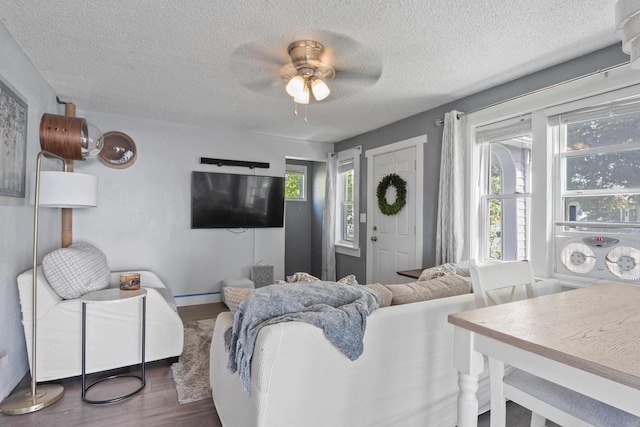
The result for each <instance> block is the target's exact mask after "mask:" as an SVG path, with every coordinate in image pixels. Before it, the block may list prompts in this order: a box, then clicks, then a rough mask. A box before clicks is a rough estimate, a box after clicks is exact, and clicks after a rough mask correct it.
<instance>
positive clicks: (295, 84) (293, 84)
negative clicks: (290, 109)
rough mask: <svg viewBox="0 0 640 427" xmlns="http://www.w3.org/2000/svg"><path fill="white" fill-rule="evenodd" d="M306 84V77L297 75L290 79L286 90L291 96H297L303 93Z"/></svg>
mask: <svg viewBox="0 0 640 427" xmlns="http://www.w3.org/2000/svg"><path fill="white" fill-rule="evenodd" d="M304 86H305V84H304V78H303V77H302V76H295V77H293V78H292V79H291V80H289V83H287V86H286V87H285V90H286V91H287V93H288V94H289V95H290V96H292V97H294V98H295V97H297V96H299V95H300V94H301V93H302V91H303V90H304Z"/></svg>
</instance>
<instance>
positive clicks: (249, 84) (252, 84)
mask: <svg viewBox="0 0 640 427" xmlns="http://www.w3.org/2000/svg"><path fill="white" fill-rule="evenodd" d="M280 81H281V79H280V78H263V79H259V80H252V81H245V82H242V81H241V83H242V86H244V87H246V88H247V89H249V90H252V91H254V92H263V91H265V90H267V89H270V88H273V87H275V86H278V85H279V84H280Z"/></svg>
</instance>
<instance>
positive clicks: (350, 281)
mask: <svg viewBox="0 0 640 427" xmlns="http://www.w3.org/2000/svg"><path fill="white" fill-rule="evenodd" d="M338 283H344V284H345V285H357V284H358V281H357V280H356V276H355V275H353V274H350V275H348V276H345V277H343V278H342V279H340V280H338Z"/></svg>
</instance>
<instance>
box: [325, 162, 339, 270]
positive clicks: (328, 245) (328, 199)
mask: <svg viewBox="0 0 640 427" xmlns="http://www.w3.org/2000/svg"><path fill="white" fill-rule="evenodd" d="M337 179H338V156H336V154H335V153H329V157H328V159H327V183H326V185H325V197H324V213H323V219H322V280H328V281H332V282H335V280H336V245H335V243H336V181H337Z"/></svg>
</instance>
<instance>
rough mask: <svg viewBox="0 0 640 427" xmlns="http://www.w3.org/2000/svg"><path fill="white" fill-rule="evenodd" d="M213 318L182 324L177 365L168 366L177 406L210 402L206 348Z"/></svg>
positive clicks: (209, 339)
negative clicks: (176, 394) (206, 400)
mask: <svg viewBox="0 0 640 427" xmlns="http://www.w3.org/2000/svg"><path fill="white" fill-rule="evenodd" d="M214 323H215V319H204V320H194V321H191V322H185V323H184V349H183V350H182V355H181V356H180V359H179V361H178V363H174V364H173V365H171V372H172V373H173V380H174V382H175V383H176V390H177V391H178V402H180V403H181V404H185V403H191V402H197V401H198V400H203V399H211V386H210V385H209V347H210V345H211V334H212V333H213V325H214Z"/></svg>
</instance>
